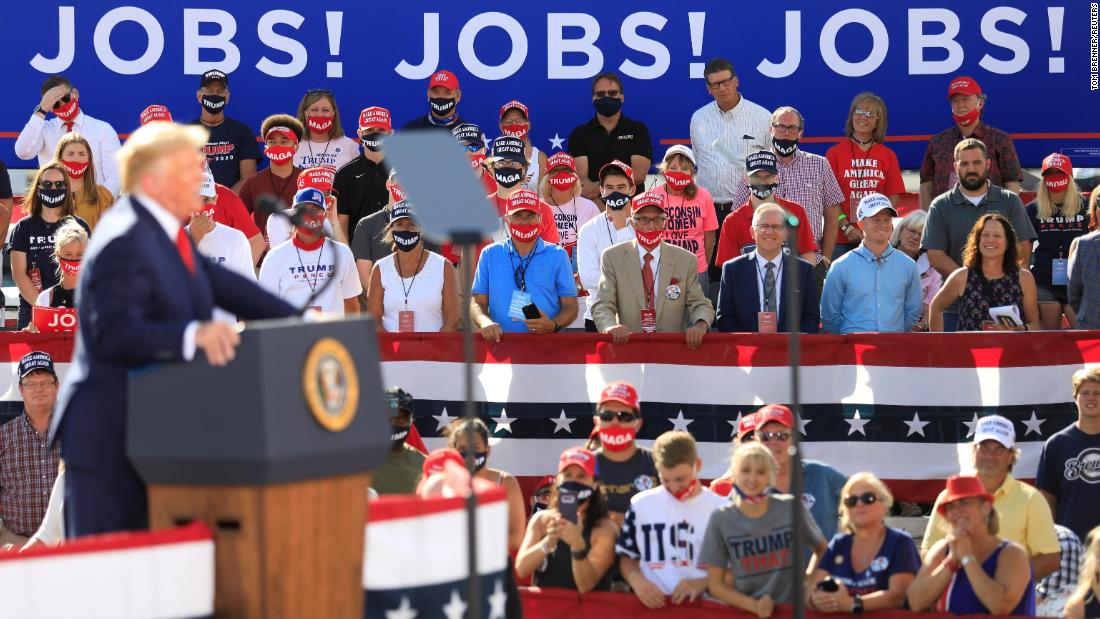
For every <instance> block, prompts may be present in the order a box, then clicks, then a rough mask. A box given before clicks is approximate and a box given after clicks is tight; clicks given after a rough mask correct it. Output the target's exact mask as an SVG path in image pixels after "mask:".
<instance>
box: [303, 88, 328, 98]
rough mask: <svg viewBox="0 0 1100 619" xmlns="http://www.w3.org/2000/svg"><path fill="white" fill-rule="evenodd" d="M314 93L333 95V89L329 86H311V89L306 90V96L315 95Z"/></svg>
mask: <svg viewBox="0 0 1100 619" xmlns="http://www.w3.org/2000/svg"><path fill="white" fill-rule="evenodd" d="M313 95H325V96H328V97H331V96H332V90H330V89H328V88H311V89H310V90H307V91H306V96H307V97H310V96H313Z"/></svg>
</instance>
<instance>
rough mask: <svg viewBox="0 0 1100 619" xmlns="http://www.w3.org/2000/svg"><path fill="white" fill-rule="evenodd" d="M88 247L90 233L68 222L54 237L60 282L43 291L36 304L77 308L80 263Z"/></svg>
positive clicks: (72, 222) (70, 221)
mask: <svg viewBox="0 0 1100 619" xmlns="http://www.w3.org/2000/svg"><path fill="white" fill-rule="evenodd" d="M87 247H88V232H87V231H86V230H85V229H84V228H82V227H81V226H80V224H78V223H76V221H75V220H72V219H70V220H68V221H66V222H65V223H64V224H63V225H62V226H61V228H59V229H58V230H57V234H55V235H54V244H53V256H54V260H56V261H57V278H58V282H57V284H55V285H54V286H51V287H50V288H47V289H45V290H43V291H42V294H39V295H38V298H37V299H36V300H35V302H34V304H35V305H38V306H41V307H68V308H75V307H76V284H77V281H78V280H79V278H80V262H81V261H82V260H83V259H84V250H85V249H87Z"/></svg>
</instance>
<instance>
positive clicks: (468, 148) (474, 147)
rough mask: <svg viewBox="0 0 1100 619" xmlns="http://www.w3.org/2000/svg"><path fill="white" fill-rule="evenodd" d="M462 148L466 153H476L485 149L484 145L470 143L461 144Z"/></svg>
mask: <svg viewBox="0 0 1100 619" xmlns="http://www.w3.org/2000/svg"><path fill="white" fill-rule="evenodd" d="M462 147H463V148H465V149H466V152H469V153H476V152H477V151H479V150H481V149H482V148H485V145H484V144H476V143H472V144H463V145H462Z"/></svg>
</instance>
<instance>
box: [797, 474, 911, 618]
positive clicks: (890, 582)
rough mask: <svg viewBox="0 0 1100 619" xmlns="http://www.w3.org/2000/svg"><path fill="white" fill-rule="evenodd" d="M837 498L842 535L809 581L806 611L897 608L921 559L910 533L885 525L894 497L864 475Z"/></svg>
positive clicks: (855, 477)
mask: <svg viewBox="0 0 1100 619" xmlns="http://www.w3.org/2000/svg"><path fill="white" fill-rule="evenodd" d="M840 497H841V498H840V528H841V531H842V532H841V533H837V534H836V536H834V537H833V539H832V540H831V541H830V542H829V547H828V548H827V549H826V550H825V555H824V556H822V557H821V562H820V563H819V564H818V566H817V569H816V570H814V573H813V576H812V577H811V579H810V580H811V583H812V584H813V588H811V589H810V591H809V601H810V607H811V608H813V609H815V610H817V611H818V612H824V613H836V612H840V613H852V614H859V613H862V612H863V611H865V610H878V609H881V608H901V607H902V605H904V604H905V590H906V589H907V588H908V587H909V583H911V582H913V577H914V576H916V574H917V571H918V570H920V555H918V554H917V547H916V545H915V544H914V543H913V538H912V537H910V536H909V534H908V533H906V532H905V531H902V530H900V529H894V528H891V527H888V526H886V514H887V513H889V511H890V506H892V505H893V504H894V497H893V495H891V494H890V490H889V489H888V488H887V487H886V484H884V483H882V480H880V479H879V478H878V477H875V475H874V474H873V473H866V472H863V473H856V474H855V475H852V476H851V477H850V478H849V479H848V483H846V484H844V488H843V489H842V490H841V491H840ZM826 579H831V581H832V582H833V583H834V584H835V586H833V585H830V584H828V583H823V581H825V580H826ZM830 589H836V590H835V591H830Z"/></svg>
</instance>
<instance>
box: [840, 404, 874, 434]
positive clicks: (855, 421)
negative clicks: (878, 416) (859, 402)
mask: <svg viewBox="0 0 1100 619" xmlns="http://www.w3.org/2000/svg"><path fill="white" fill-rule="evenodd" d="M844 421H845V422H846V423H847V424H848V436H851V435H853V434H855V433H856V432H859V433H860V434H862V435H863V436H867V433H866V432H864V430H863V426H865V425H867V424H868V423H870V421H871V420H870V419H863V418H861V417H860V416H859V409H858V408H857V409H856V414H855V415H854V416H853V417H852V418H851V419H845V420H844Z"/></svg>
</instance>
